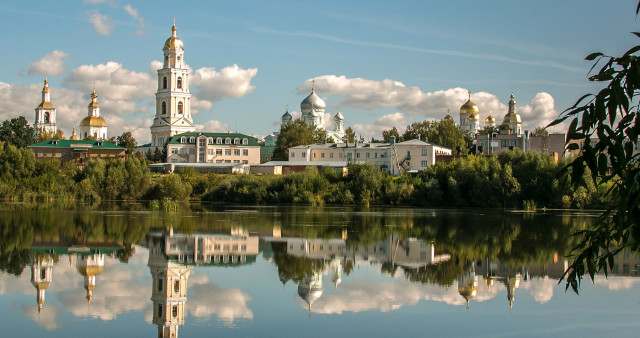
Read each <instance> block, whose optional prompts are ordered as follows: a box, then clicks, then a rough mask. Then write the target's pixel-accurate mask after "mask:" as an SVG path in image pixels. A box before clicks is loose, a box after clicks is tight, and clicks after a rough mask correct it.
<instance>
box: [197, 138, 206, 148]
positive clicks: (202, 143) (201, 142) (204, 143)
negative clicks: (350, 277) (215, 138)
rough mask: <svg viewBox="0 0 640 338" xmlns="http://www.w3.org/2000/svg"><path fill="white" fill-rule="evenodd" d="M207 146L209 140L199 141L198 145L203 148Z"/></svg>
mask: <svg viewBox="0 0 640 338" xmlns="http://www.w3.org/2000/svg"><path fill="white" fill-rule="evenodd" d="M206 144H207V139H204V138H201V139H198V145H200V146H201V147H204V146H205V145H206Z"/></svg>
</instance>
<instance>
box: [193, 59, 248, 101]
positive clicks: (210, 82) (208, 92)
mask: <svg viewBox="0 0 640 338" xmlns="http://www.w3.org/2000/svg"><path fill="white" fill-rule="evenodd" d="M257 73H258V68H248V69H242V68H240V67H238V65H235V64H234V65H233V66H229V67H225V68H222V69H221V70H220V71H219V72H218V71H216V69H215V68H210V67H203V68H199V69H198V70H196V71H195V72H193V73H192V74H193V75H192V76H191V84H192V85H194V86H197V91H196V94H195V96H197V98H198V99H199V100H203V101H209V102H216V101H219V100H221V99H222V98H223V97H229V98H239V97H242V96H245V95H247V94H250V93H251V92H252V91H253V89H254V88H255V86H253V85H251V79H253V77H254V76H256V74H257Z"/></svg>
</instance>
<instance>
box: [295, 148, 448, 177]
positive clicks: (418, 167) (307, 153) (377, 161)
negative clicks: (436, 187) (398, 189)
mask: <svg viewBox="0 0 640 338" xmlns="http://www.w3.org/2000/svg"><path fill="white" fill-rule="evenodd" d="M436 155H451V149H449V148H445V147H440V146H437V145H435V144H431V143H427V142H423V141H420V140H409V141H405V142H399V143H395V142H394V141H392V142H391V143H358V142H355V143H352V144H349V143H321V144H311V145H302V146H296V147H292V148H289V162H291V163H292V164H294V163H295V162H331V161H347V162H352V161H354V162H358V163H371V164H373V165H375V166H378V167H380V169H381V170H383V171H388V172H390V173H391V174H393V175H399V174H401V173H404V172H407V171H409V172H418V171H422V170H424V169H425V168H427V167H430V166H432V165H434V164H435V162H436Z"/></svg>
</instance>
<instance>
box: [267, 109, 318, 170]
mask: <svg viewBox="0 0 640 338" xmlns="http://www.w3.org/2000/svg"><path fill="white" fill-rule="evenodd" d="M315 136H317V135H314V131H313V129H311V128H309V126H308V125H307V124H306V123H305V122H304V121H302V120H301V119H296V120H293V121H291V122H289V123H286V124H283V125H282V126H280V134H278V140H277V141H276V148H275V149H274V150H273V160H275V161H287V160H289V148H291V147H295V146H299V145H305V144H312V143H314V141H315Z"/></svg>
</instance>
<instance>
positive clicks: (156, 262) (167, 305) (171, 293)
mask: <svg viewBox="0 0 640 338" xmlns="http://www.w3.org/2000/svg"><path fill="white" fill-rule="evenodd" d="M164 253H165V251H164V236H163V237H162V238H158V237H154V238H152V239H151V241H150V243H149V262H148V263H147V265H148V266H149V270H150V271H151V279H152V281H153V282H152V283H151V287H152V290H151V301H152V302H153V323H154V324H156V325H158V337H171V338H177V337H178V327H180V326H181V325H184V312H185V304H186V302H187V279H189V275H190V274H191V268H190V267H188V266H185V265H181V264H178V263H174V262H171V261H169V260H167V258H166V256H165V254H164Z"/></svg>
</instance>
